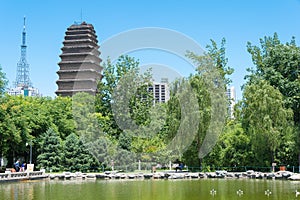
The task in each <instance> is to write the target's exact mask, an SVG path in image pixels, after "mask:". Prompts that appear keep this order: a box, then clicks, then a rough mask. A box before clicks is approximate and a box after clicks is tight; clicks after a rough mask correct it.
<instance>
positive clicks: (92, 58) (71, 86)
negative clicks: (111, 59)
mask: <svg viewBox="0 0 300 200" xmlns="http://www.w3.org/2000/svg"><path fill="white" fill-rule="evenodd" d="M63 45H64V46H63V47H62V48H61V50H62V54H61V55H60V58H61V61H60V62H59V63H58V65H59V68H60V69H59V70H58V71H57V74H58V77H59V78H58V80H57V81H56V83H57V85H58V90H57V91H56V92H55V93H56V94H57V95H60V96H72V95H74V94H75V93H77V92H87V93H89V94H92V95H95V94H96V92H97V83H98V81H100V80H101V78H102V76H101V71H102V69H103V68H102V67H101V66H100V63H101V59H100V58H99V55H100V52H99V50H98V49H99V45H98V40H97V36H96V32H95V30H94V27H93V25H91V24H87V23H85V22H83V23H81V24H73V25H71V26H70V27H69V28H68V29H67V31H66V35H65V40H64V42H63Z"/></svg>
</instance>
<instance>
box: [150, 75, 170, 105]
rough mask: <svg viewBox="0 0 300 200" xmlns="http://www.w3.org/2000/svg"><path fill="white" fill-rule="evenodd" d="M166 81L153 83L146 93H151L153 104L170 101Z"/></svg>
mask: <svg viewBox="0 0 300 200" xmlns="http://www.w3.org/2000/svg"><path fill="white" fill-rule="evenodd" d="M168 84H169V83H168V79H166V78H162V80H161V82H160V83H158V82H153V84H152V85H150V86H149V87H148V91H150V92H153V97H154V103H165V102H167V101H169V99H170V90H169V85H168Z"/></svg>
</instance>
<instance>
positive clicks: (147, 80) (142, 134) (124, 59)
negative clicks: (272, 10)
mask: <svg viewBox="0 0 300 200" xmlns="http://www.w3.org/2000/svg"><path fill="white" fill-rule="evenodd" d="M247 50H248V52H249V53H250V55H251V56H252V60H253V64H254V67H253V68H250V69H248V72H249V74H248V75H247V76H246V77H245V79H246V83H245V85H243V98H242V99H241V100H240V101H239V102H237V105H236V107H235V112H234V118H231V117H230V116H229V115H228V116H226V118H224V127H222V129H220V127H217V126H216V125H215V126H213V127H210V125H211V124H213V123H212V120H214V119H213V118H212V116H213V115H214V113H213V108H212V106H213V105H212V99H211V98H212V97H211V93H210V91H209V89H208V88H209V87H207V83H206V81H205V73H207V71H206V69H208V68H209V67H213V68H214V69H216V70H217V71H218V73H219V74H220V77H218V80H217V81H216V82H217V83H214V84H218V85H219V86H220V87H221V88H223V89H224V95H220V96H218V99H220V102H218V104H221V100H225V101H228V99H226V98H227V97H226V96H225V89H226V87H227V86H229V85H230V83H231V80H230V75H231V74H232V73H233V69H232V68H231V67H229V66H228V65H227V58H226V54H225V53H226V51H225V39H223V40H222V42H221V44H220V47H218V45H217V43H216V42H215V41H213V40H212V41H211V44H210V45H208V46H207V51H206V53H205V54H204V55H196V54H194V53H193V52H188V53H187V58H188V59H190V60H191V61H192V62H193V63H194V64H195V66H196V67H197V68H196V69H195V73H193V74H191V75H190V76H189V77H187V78H184V79H181V80H176V81H175V82H173V83H172V84H171V85H170V100H169V101H168V102H166V103H156V104H154V103H153V102H154V101H155V99H154V97H153V95H152V93H151V92H149V91H148V86H149V84H151V70H150V71H147V72H146V73H144V74H141V73H140V72H139V62H138V61H137V60H136V59H135V58H132V57H129V56H121V57H120V58H119V59H118V60H117V61H116V62H115V64H113V63H112V62H111V61H110V60H109V59H108V60H107V61H106V63H105V64H104V68H105V70H104V71H103V77H104V78H103V80H102V81H101V82H99V83H98V93H97V95H96V96H91V95H88V94H85V93H77V94H76V95H74V96H73V97H72V98H70V97H60V96H58V97H56V98H54V99H52V98H50V97H23V96H9V95H6V94H5V89H6V85H7V81H6V78H5V74H4V72H2V69H1V66H0V153H1V155H0V157H5V158H6V159H7V161H8V162H7V167H12V165H13V162H14V161H15V160H16V159H19V158H21V159H23V160H24V161H28V160H29V146H28V145H26V144H29V143H31V144H32V147H33V148H32V149H33V162H34V163H35V164H36V167H37V168H44V169H46V170H47V171H53V172H55V171H63V170H70V171H99V170H105V169H112V167H115V168H117V167H119V168H120V169H123V170H134V169H137V163H138V161H141V162H142V163H152V164H153V163H160V164H162V165H163V166H164V165H167V164H168V163H169V161H175V160H176V159H180V160H182V161H183V162H184V163H185V164H186V165H187V166H189V167H190V168H193V167H194V168H198V169H204V170H210V169H212V168H214V167H220V166H223V167H227V169H235V170H238V167H241V166H252V167H253V166H259V167H266V168H269V167H270V166H271V165H272V163H278V165H289V166H299V165H300V164H299V158H300V139H299V138H300V135H299V134H300V47H299V46H297V45H296V42H295V39H294V38H292V39H291V41H290V42H288V43H282V42H281V41H280V40H279V38H278V36H277V34H276V33H275V34H274V35H273V36H271V37H264V38H263V39H260V44H259V45H257V46H256V45H253V44H251V43H250V42H249V43H248V44H247ZM208 72H209V71H208ZM132 83H133V84H132ZM186 85H188V86H190V87H191V91H192V93H193V94H195V95H194V98H195V100H196V102H197V106H196V107H191V108H192V109H191V110H184V109H182V107H187V106H182V105H181V104H183V105H185V103H186V102H185V101H184V99H183V98H181V96H180V95H178V93H180V94H181V95H182V96H185V95H189V94H188V93H189V92H191V91H189V89H187V88H186V87H185V86H186ZM124 88H126V89H124ZM121 97H122V98H121ZM227 103H229V102H227ZM124 105H125V107H124ZM195 108H197V109H196V110H195ZM219 112H220V114H222V113H223V110H220V111H219ZM186 113H188V114H186ZM183 124H184V125H185V126H183ZM190 124H193V125H190ZM185 127H190V129H189V128H185ZM193 127H197V128H196V129H195V130H192V129H193ZM209 128H212V129H213V130H220V131H219V132H220V133H219V135H218V136H217V137H216V141H215V142H214V145H213V148H212V149H211V150H210V151H209V152H208V153H207V155H205V156H203V157H201V156H199V155H200V154H199V150H200V149H201V146H202V145H203V143H204V140H205V138H206V134H207V133H208V130H209ZM178 130H180V131H178ZM189 132H195V133H196V134H195V135H194V136H193V137H184V134H189ZM180 134H182V135H183V137H179V140H180V141H177V143H178V142H179V143H178V144H181V143H180V142H182V144H189V145H188V146H187V147H186V148H181V146H180V145H179V146H178V149H177V150H176V151H175V150H174V149H172V148H170V145H169V144H172V139H173V138H174V137H176V135H180ZM186 138H187V139H189V140H190V141H187V143H184V142H186V141H184V139H186ZM183 146H184V145H183ZM170 149H172V151H171V150H170ZM142 167H143V166H142Z"/></svg>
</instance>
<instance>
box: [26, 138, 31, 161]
mask: <svg viewBox="0 0 300 200" xmlns="http://www.w3.org/2000/svg"><path fill="white" fill-rule="evenodd" d="M29 145H30V154H29V155H30V157H29V164H31V162H32V140H30V142H29ZM26 146H28V143H27V142H26Z"/></svg>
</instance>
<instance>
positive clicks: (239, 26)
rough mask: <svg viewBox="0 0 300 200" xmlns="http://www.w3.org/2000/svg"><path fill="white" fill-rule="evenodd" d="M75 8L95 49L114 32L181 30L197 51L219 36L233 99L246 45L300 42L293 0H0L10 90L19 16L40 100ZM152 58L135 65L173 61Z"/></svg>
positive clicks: (1, 55) (48, 89)
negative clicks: (275, 39) (90, 28)
mask: <svg viewBox="0 0 300 200" xmlns="http://www.w3.org/2000/svg"><path fill="white" fill-rule="evenodd" d="M81 9H82V13H83V15H82V16H83V20H84V21H86V22H88V23H92V24H93V25H94V27H95V29H96V32H97V35H98V39H99V43H100V46H101V43H102V42H103V41H105V40H106V39H108V38H110V37H111V36H113V35H115V34H118V33H120V32H123V31H127V30H130V29H135V28H143V27H162V28H168V29H172V30H175V31H178V32H181V33H183V34H185V35H187V36H189V37H191V38H192V39H194V40H195V41H196V42H197V43H199V44H200V45H201V46H202V47H205V46H206V45H207V44H209V42H210V39H214V40H215V41H217V42H218V43H220V41H221V39H222V37H225V38H226V41H227V44H226V50H227V57H228V59H229V65H230V66H231V67H233V68H234V69H235V72H234V74H233V75H232V80H233V84H232V85H233V86H235V87H236V89H237V97H238V98H239V99H240V98H241V91H240V86H241V85H242V84H243V83H244V79H243V78H244V76H245V75H246V68H247V67H250V66H252V61H251V57H250V55H249V53H247V50H246V43H247V41H250V42H252V43H254V44H258V41H259V38H261V37H263V36H266V35H267V36H271V35H273V33H274V32H277V33H278V35H279V38H280V39H281V40H282V41H283V42H287V41H290V39H291V37H292V36H295V37H296V41H297V44H299V38H300V1H299V0H286V1H283V0H263V1H258V0H251V1H250V0H248V1H246V0H245V1H240V0H206V1H201V0H194V1H189V0H187V1H162V0H161V1H159V0H151V1H121V0H120V1H113V0H112V1H108V0H107V1H102V0H94V1H89V0H87V1H82V0H81V1H76V0H72V1H69V0H64V1H58V0H51V1H44V2H43V3H41V1H37V0H36V1H34V0H27V1H1V3H0V22H1V31H0V64H1V65H2V68H3V71H4V72H5V73H6V76H7V78H8V79H9V84H10V85H11V84H12V82H13V81H14V80H15V77H16V66H17V62H18V60H19V58H20V44H21V32H22V26H23V16H24V15H26V18H27V26H26V27H27V45H28V49H27V52H28V53H27V55H28V57H27V60H28V62H29V64H30V75H31V81H32V82H33V85H34V86H35V87H37V88H39V90H40V91H41V93H42V94H43V95H44V96H52V97H54V96H55V94H54V92H55V90H56V89H57V85H56V83H55V81H56V80H57V79H58V76H57V74H56V71H57V70H58V69H59V68H58V65H57V63H58V62H59V61H60V58H59V55H60V54H61V50H60V48H61V47H62V41H63V39H64V34H65V31H66V29H67V27H69V26H70V25H71V24H73V22H74V21H79V20H80V11H81ZM100 51H101V47H100ZM157 54H159V53H158V52H152V53H151V56H149V57H147V56H146V57H145V58H140V61H141V63H142V64H143V63H147V62H153V63H162V64H166V65H174V60H173V61H172V56H169V55H157ZM133 55H135V56H139V55H145V54H139V53H136V54H134V53H133ZM156 55H157V56H156ZM164 59H165V60H164ZM176 63H177V66H176V64H175V65H174V67H175V68H178V71H179V72H180V73H183V72H184V71H189V70H190V69H188V68H185V66H184V64H182V65H181V66H179V65H180V62H179V63H178V62H176Z"/></svg>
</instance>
